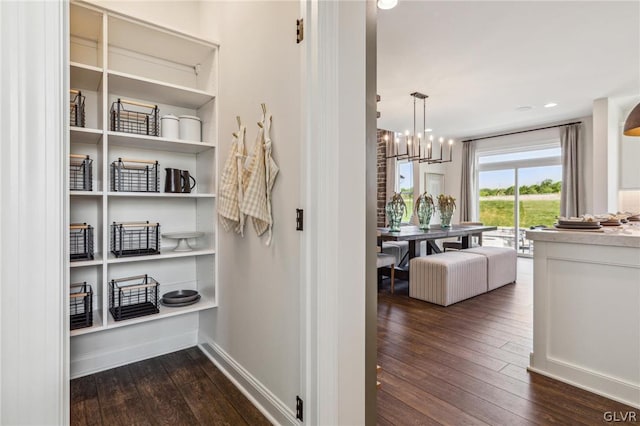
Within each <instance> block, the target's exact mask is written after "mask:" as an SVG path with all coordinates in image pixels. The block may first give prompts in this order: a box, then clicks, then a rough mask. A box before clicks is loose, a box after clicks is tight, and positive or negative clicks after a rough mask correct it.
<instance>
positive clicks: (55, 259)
mask: <svg viewBox="0 0 640 426" xmlns="http://www.w3.org/2000/svg"><path fill="white" fill-rule="evenodd" d="M67 13H68V12H67V3H65V2H44V1H42V2H18V1H16V2H5V1H3V2H0V29H1V34H2V35H1V37H0V44H1V51H2V56H1V58H0V93H2V96H1V97H0V135H1V136H0V138H1V139H0V381H1V387H0V424H6V425H9V424H11V425H18V424H39V425H48V424H65V423H67V422H68V402H69V401H68V371H67V368H66V365H68V359H67V357H68V354H67V349H68V337H66V336H67V335H68V334H67V333H65V330H66V327H67V323H68V321H67V320H66V316H65V315H66V312H67V309H66V304H65V301H66V300H67V298H66V295H65V293H66V287H67V286H66V282H67V277H66V273H65V269H66V268H65V266H64V265H65V260H66V256H67V251H66V249H65V248H64V247H65V241H66V237H65V236H66V234H65V233H64V230H63V223H64V218H65V214H66V211H65V208H64V204H65V203H64V200H63V196H64V186H63V185H64V184H65V183H64V177H65V176H66V174H65V173H64V168H63V165H64V164H65V162H64V155H65V152H66V151H65V150H66V148H65V147H66V142H65V137H64V134H65V122H66V121H65V120H68V118H67V117H68V114H66V111H67V109H65V108H64V105H68V103H66V104H65V99H67V100H68V94H67V93H66V92H65V88H66V81H67V79H68V76H67V72H66V70H65V63H66V58H67V47H66V46H67V43H66V34H67Z"/></svg>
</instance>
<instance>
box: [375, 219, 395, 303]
mask: <svg viewBox="0 0 640 426" xmlns="http://www.w3.org/2000/svg"><path fill="white" fill-rule="evenodd" d="M379 237H380V231H378V243H377V244H376V252H377V253H376V254H377V256H378V258H377V259H376V266H377V268H378V283H380V282H382V271H381V270H380V269H381V268H388V269H389V278H390V279H391V294H393V287H394V284H395V270H396V258H397V255H393V254H388V253H383V252H382V241H380V238H379ZM398 250H399V249H398Z"/></svg>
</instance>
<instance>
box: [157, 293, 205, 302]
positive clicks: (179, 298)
mask: <svg viewBox="0 0 640 426" xmlns="http://www.w3.org/2000/svg"><path fill="white" fill-rule="evenodd" d="M197 297H198V291H197V290H176V291H170V292H169V293H165V294H163V295H162V300H163V301H164V303H165V304H169V305H170V304H172V303H184V302H191V301H192V300H195V299H196V298H197Z"/></svg>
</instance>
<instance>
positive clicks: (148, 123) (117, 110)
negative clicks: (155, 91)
mask: <svg viewBox="0 0 640 426" xmlns="http://www.w3.org/2000/svg"><path fill="white" fill-rule="evenodd" d="M158 114H159V111H158V106H157V105H149V104H143V103H140V102H135V101H128V100H125V99H118V100H117V101H116V102H114V103H112V104H111V130H112V131H114V132H125V133H134V134H136V135H146V136H159V135H160V131H159V129H160V125H159V124H160V123H159V121H158Z"/></svg>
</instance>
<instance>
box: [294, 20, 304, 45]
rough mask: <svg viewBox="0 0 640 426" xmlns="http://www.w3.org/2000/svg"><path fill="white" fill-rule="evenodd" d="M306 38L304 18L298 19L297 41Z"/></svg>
mask: <svg viewBox="0 0 640 426" xmlns="http://www.w3.org/2000/svg"><path fill="white" fill-rule="evenodd" d="M302 40H304V19H302V18H300V19H296V43H298V44H299V43H300V42H301V41H302Z"/></svg>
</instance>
